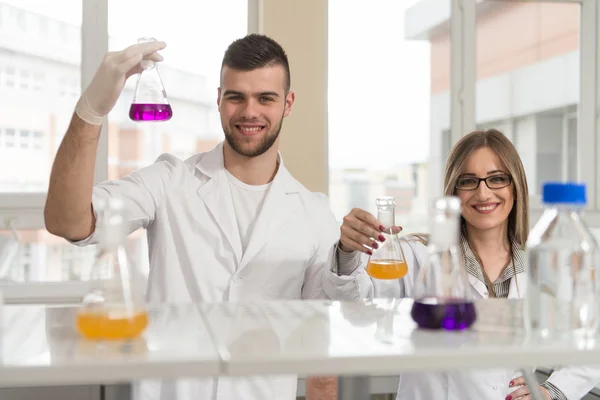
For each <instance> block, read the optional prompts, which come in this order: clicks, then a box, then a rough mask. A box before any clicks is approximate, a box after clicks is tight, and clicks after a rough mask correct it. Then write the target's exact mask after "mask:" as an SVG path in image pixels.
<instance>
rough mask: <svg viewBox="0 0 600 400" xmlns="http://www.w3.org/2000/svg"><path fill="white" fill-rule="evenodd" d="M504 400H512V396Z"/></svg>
mask: <svg viewBox="0 0 600 400" xmlns="http://www.w3.org/2000/svg"><path fill="white" fill-rule="evenodd" d="M504 400H512V396H506V398H505V399H504Z"/></svg>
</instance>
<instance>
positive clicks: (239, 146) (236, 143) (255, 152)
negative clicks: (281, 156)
mask: <svg viewBox="0 0 600 400" xmlns="http://www.w3.org/2000/svg"><path fill="white" fill-rule="evenodd" d="M282 126H283V116H282V117H281V120H280V121H279V125H278V126H277V127H276V128H275V132H273V133H269V134H267V135H265V136H264V137H263V138H262V140H261V141H260V142H259V143H258V145H256V146H255V147H253V148H246V146H244V143H243V141H242V140H236V138H235V137H234V135H233V133H232V132H231V130H228V129H225V127H223V131H224V132H225V139H226V140H227V143H229V146H231V148H232V149H233V151H235V152H236V153H238V154H239V155H242V156H244V157H258V156H260V155H262V154H264V153H265V152H266V151H267V150H269V149H270V148H271V147H272V146H273V144H274V143H275V141H276V140H277V138H278V137H279V132H281V127H282ZM234 129H235V127H234Z"/></svg>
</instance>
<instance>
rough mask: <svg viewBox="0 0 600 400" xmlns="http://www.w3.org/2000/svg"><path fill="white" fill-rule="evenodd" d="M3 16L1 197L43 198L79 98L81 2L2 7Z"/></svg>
mask: <svg viewBox="0 0 600 400" xmlns="http://www.w3.org/2000/svg"><path fill="white" fill-rule="evenodd" d="M59 9H60V10H65V11H64V12H63V11H61V12H59V11H58V10H59ZM0 16H1V17H0V18H1V19H2V22H1V23H0V194H1V193H23V192H45V191H46V189H47V187H48V177H49V173H48V171H49V170H50V166H51V165H52V161H53V159H54V154H55V153H56V148H57V145H58V143H59V142H60V140H61V138H62V135H63V134H64V132H65V129H66V128H67V124H68V122H69V120H70V118H71V115H72V113H73V108H74V103H75V101H76V100H77V98H78V97H79V94H80V85H79V82H80V75H81V73H80V69H81V68H80V67H81V34H80V30H81V0H60V1H57V2H52V3H50V2H41V1H35V0H12V1H0Z"/></svg>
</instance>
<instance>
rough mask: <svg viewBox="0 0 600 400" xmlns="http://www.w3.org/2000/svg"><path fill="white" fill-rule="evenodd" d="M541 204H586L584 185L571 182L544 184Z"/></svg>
mask: <svg viewBox="0 0 600 400" xmlns="http://www.w3.org/2000/svg"><path fill="white" fill-rule="evenodd" d="M542 202H543V203H545V204H581V205H583V204H586V203H587V200H586V195H585V184H584V183H573V182H546V183H544V186H543V195H542Z"/></svg>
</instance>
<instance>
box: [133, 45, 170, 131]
mask: <svg viewBox="0 0 600 400" xmlns="http://www.w3.org/2000/svg"><path fill="white" fill-rule="evenodd" d="M154 41H156V39H154V38H141V39H138V43H146V42H154ZM141 66H142V68H143V69H142V72H140V73H139V74H138V80H137V85H136V87H135V95H134V97H133V102H132V103H131V107H130V108H129V118H131V119H132V120H133V121H138V122H159V121H168V120H170V119H171V117H172V116H173V110H172V109H171V105H170V104H169V100H168V99H167V92H166V91H165V87H164V86H163V83H162V80H161V79H160V75H159V73H158V66H157V65H156V63H155V62H154V61H152V60H143V61H142V62H141Z"/></svg>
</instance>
